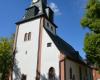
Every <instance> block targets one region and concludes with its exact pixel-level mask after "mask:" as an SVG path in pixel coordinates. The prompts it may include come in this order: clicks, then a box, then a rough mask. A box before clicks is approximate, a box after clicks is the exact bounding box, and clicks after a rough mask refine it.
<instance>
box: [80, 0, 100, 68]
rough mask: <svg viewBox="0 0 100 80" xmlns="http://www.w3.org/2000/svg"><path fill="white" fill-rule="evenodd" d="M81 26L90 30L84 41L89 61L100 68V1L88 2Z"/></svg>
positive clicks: (91, 0)
mask: <svg viewBox="0 0 100 80" xmlns="http://www.w3.org/2000/svg"><path fill="white" fill-rule="evenodd" d="M81 25H82V26H83V28H88V29H90V33H87V34H86V37H85V40H84V51H85V52H86V54H87V59H88V60H89V61H90V62H91V63H93V64H95V65H96V66H98V67H99V68H100V0H88V4H87V6H86V12H85V15H84V17H83V18H82V20H81Z"/></svg>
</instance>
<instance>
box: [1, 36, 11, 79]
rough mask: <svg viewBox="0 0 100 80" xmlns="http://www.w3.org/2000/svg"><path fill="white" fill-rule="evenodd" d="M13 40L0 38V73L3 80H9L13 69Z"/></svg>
mask: <svg viewBox="0 0 100 80" xmlns="http://www.w3.org/2000/svg"><path fill="white" fill-rule="evenodd" d="M12 45H13V38H10V39H7V38H0V73H2V76H1V80H7V78H8V74H9V70H10V69H11V67H12V61H13V60H12V58H13V56H12V48H13V46H12Z"/></svg>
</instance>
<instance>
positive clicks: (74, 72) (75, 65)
mask: <svg viewBox="0 0 100 80" xmlns="http://www.w3.org/2000/svg"><path fill="white" fill-rule="evenodd" d="M70 68H72V75H75V80H80V79H79V64H78V63H75V62H73V61H71V60H69V59H66V80H70Z"/></svg>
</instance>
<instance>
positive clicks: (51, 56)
mask: <svg viewBox="0 0 100 80" xmlns="http://www.w3.org/2000/svg"><path fill="white" fill-rule="evenodd" d="M47 43H51V47H47ZM41 55H42V58H41V80H43V78H42V77H45V78H47V77H48V70H49V68H50V67H54V68H55V71H56V76H57V77H59V56H60V52H59V50H58V49H57V47H56V45H55V44H54V42H53V41H52V39H51V38H50V36H49V35H48V33H47V32H46V30H45V29H44V28H43V35H42V52H41Z"/></svg>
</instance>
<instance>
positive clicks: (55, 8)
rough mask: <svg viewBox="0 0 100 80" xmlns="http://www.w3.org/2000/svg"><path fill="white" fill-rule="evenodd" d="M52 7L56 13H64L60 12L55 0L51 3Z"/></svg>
mask: <svg viewBox="0 0 100 80" xmlns="http://www.w3.org/2000/svg"><path fill="white" fill-rule="evenodd" d="M49 6H50V8H51V9H52V10H53V11H54V13H55V14H56V15H61V14H62V13H61V12H60V9H59V8H58V6H57V5H56V4H55V3H54V2H51V3H50V4H49Z"/></svg>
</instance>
